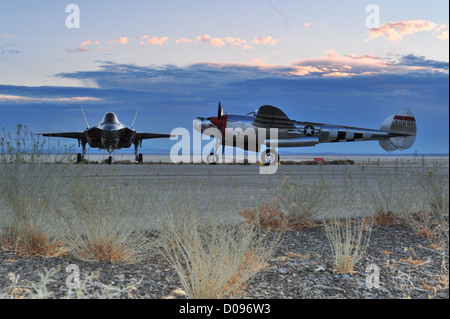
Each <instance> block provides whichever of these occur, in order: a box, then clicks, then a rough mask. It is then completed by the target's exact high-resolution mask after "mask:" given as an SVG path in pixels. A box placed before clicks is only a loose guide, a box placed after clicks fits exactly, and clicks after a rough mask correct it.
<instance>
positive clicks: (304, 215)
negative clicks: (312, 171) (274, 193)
mask: <svg viewBox="0 0 450 319" xmlns="http://www.w3.org/2000/svg"><path fill="white" fill-rule="evenodd" d="M330 194H331V193H330V187H328V186H327V185H326V184H325V182H324V181H323V180H322V179H321V180H320V181H318V182H313V183H305V182H303V181H302V178H301V177H299V178H297V177H287V178H285V180H284V181H283V183H282V185H281V186H280V188H279V192H278V200H279V203H280V206H281V208H282V209H283V211H284V212H285V213H286V214H287V215H288V219H289V220H290V221H294V220H296V221H297V222H299V223H303V224H312V223H314V221H315V220H316V219H317V218H318V217H319V216H320V215H321V214H322V213H323V212H324V208H325V207H326V206H325V204H326V203H327V200H328V198H329V196H330Z"/></svg>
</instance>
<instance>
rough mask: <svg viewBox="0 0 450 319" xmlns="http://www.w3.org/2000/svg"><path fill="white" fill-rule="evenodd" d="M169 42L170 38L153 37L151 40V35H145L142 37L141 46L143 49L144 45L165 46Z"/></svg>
mask: <svg viewBox="0 0 450 319" xmlns="http://www.w3.org/2000/svg"><path fill="white" fill-rule="evenodd" d="M168 40H169V37H160V38H158V37H157V36H153V37H151V38H150V36H149V35H144V36H142V37H141V42H140V45H141V47H142V46H143V45H144V44H151V45H160V46H161V45H163V44H164V43H165V42H167V41H168Z"/></svg>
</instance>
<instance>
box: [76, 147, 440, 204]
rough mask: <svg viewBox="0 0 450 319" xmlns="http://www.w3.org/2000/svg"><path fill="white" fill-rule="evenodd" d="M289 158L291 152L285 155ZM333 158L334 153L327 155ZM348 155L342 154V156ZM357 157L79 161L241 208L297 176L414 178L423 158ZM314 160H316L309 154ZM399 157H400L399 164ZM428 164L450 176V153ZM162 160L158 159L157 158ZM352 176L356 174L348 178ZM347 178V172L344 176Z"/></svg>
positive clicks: (88, 169) (125, 178)
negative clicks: (263, 161) (262, 162)
mask: <svg viewBox="0 0 450 319" xmlns="http://www.w3.org/2000/svg"><path fill="white" fill-rule="evenodd" d="M284 159H285V160H287V159H286V157H285V158H284ZM324 159H325V160H332V158H331V157H324ZM340 159H342V157H341V158H340ZM347 159H351V160H354V161H355V164H354V165H280V166H278V167H277V172H276V173H275V174H271V175H262V174H260V166H259V165H257V164H251V165H244V164H217V165H207V164H168V163H160V164H149V163H144V164H140V165H137V164H130V165H125V164H112V165H107V164H92V165H84V164H83V165H74V167H77V168H82V172H83V173H82V175H83V176H84V177H83V178H93V177H95V178H102V179H105V180H108V179H110V180H111V179H113V180H116V181H120V182H123V183H124V184H126V185H128V184H130V183H137V184H138V185H140V186H143V189H145V188H148V187H150V188H151V189H153V190H154V189H155V188H156V189H157V190H158V191H159V192H160V196H167V192H170V191H171V190H179V189H183V188H186V189H187V188H188V187H194V188H198V189H200V196H199V198H198V201H209V200H211V198H212V197H214V201H217V202H218V203H219V202H220V203H221V204H222V205H223V209H227V208H228V209H229V210H230V211H233V212H236V206H245V207H256V206H258V205H259V204H260V203H262V202H264V201H270V200H272V199H273V198H275V197H276V196H277V191H278V188H279V186H280V185H282V184H283V183H285V182H286V179H289V180H290V181H291V180H292V179H293V178H295V180H296V181H301V183H305V184H312V183H314V182H319V181H320V180H323V181H324V182H325V184H328V185H333V187H335V188H340V187H343V184H344V180H346V183H348V181H350V182H351V183H354V184H353V185H354V186H355V187H358V185H359V184H358V183H359V182H360V179H361V177H362V176H363V175H364V177H365V178H366V180H367V182H368V185H372V186H371V187H377V183H378V181H379V179H380V176H382V175H383V174H391V173H393V172H394V171H395V170H396V169H398V167H403V168H402V169H403V170H404V171H405V172H408V174H409V175H408V176H409V177H410V178H414V174H415V170H416V169H418V168H419V167H420V166H421V165H423V164H421V163H420V162H421V160H422V159H420V160H417V161H416V162H415V161H414V159H413V158H412V157H407V158H405V157H401V158H395V157H384V156H383V157H380V158H376V157H371V158H370V157H351V156H349V157H347ZM308 160H310V159H308ZM396 160H398V161H399V162H397V164H395V163H396ZM423 160H424V165H426V166H430V167H432V166H434V165H438V168H436V170H437V171H438V172H439V174H441V175H442V176H443V177H444V178H445V179H446V180H447V181H448V177H449V161H448V157H436V158H435V157H428V158H424V159H423ZM155 162H156V161H155ZM349 176H350V179H348V177H349ZM344 177H347V179H346V178H344Z"/></svg>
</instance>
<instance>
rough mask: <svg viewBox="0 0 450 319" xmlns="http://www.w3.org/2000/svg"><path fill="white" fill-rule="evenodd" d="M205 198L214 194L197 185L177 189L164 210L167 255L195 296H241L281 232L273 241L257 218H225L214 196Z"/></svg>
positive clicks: (163, 237)
mask: <svg viewBox="0 0 450 319" xmlns="http://www.w3.org/2000/svg"><path fill="white" fill-rule="evenodd" d="M199 196H207V197H208V195H206V194H205V193H201V194H200V193H199V191H198V190H196V189H188V190H178V191H175V192H172V193H171V196H170V198H169V200H168V201H167V203H166V204H165V208H164V209H165V211H164V214H165V219H164V220H163V222H162V225H163V228H162V230H161V232H162V233H161V236H160V238H161V241H160V248H161V253H162V255H163V256H164V257H165V258H166V259H167V260H168V262H169V263H170V264H171V265H172V267H174V269H175V271H176V273H177V275H178V277H179V279H180V281H181V284H182V286H183V290H184V291H185V292H186V294H187V296H188V297H189V298H225V297H232V296H235V295H236V294H239V293H240V292H241V291H242V289H243V287H245V284H246V283H247V282H248V281H249V280H250V279H251V278H253V276H254V275H255V274H256V273H257V272H258V271H259V270H260V269H262V268H263V267H264V266H265V263H266V261H267V260H268V259H269V258H270V257H271V256H272V255H273V253H274V251H275V248H276V247H277V246H278V244H279V236H277V235H274V236H270V239H269V236H265V235H264V234H263V232H262V231H261V228H260V227H259V225H258V224H257V223H256V222H253V223H242V222H239V221H236V220H233V219H230V218H229V217H227V216H224V215H223V214H221V210H220V209H219V208H218V207H217V206H216V205H215V202H214V200H212V201H211V202H209V203H207V204H206V206H204V205H200V204H199V203H198V200H197V198H198V197H199ZM211 197H212V198H213V197H214V196H213V195H212V196H211Z"/></svg>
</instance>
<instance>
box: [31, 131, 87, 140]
mask: <svg viewBox="0 0 450 319" xmlns="http://www.w3.org/2000/svg"><path fill="white" fill-rule="evenodd" d="M36 135H42V136H52V137H65V138H76V139H83V137H84V133H83V132H60V133H36Z"/></svg>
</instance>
